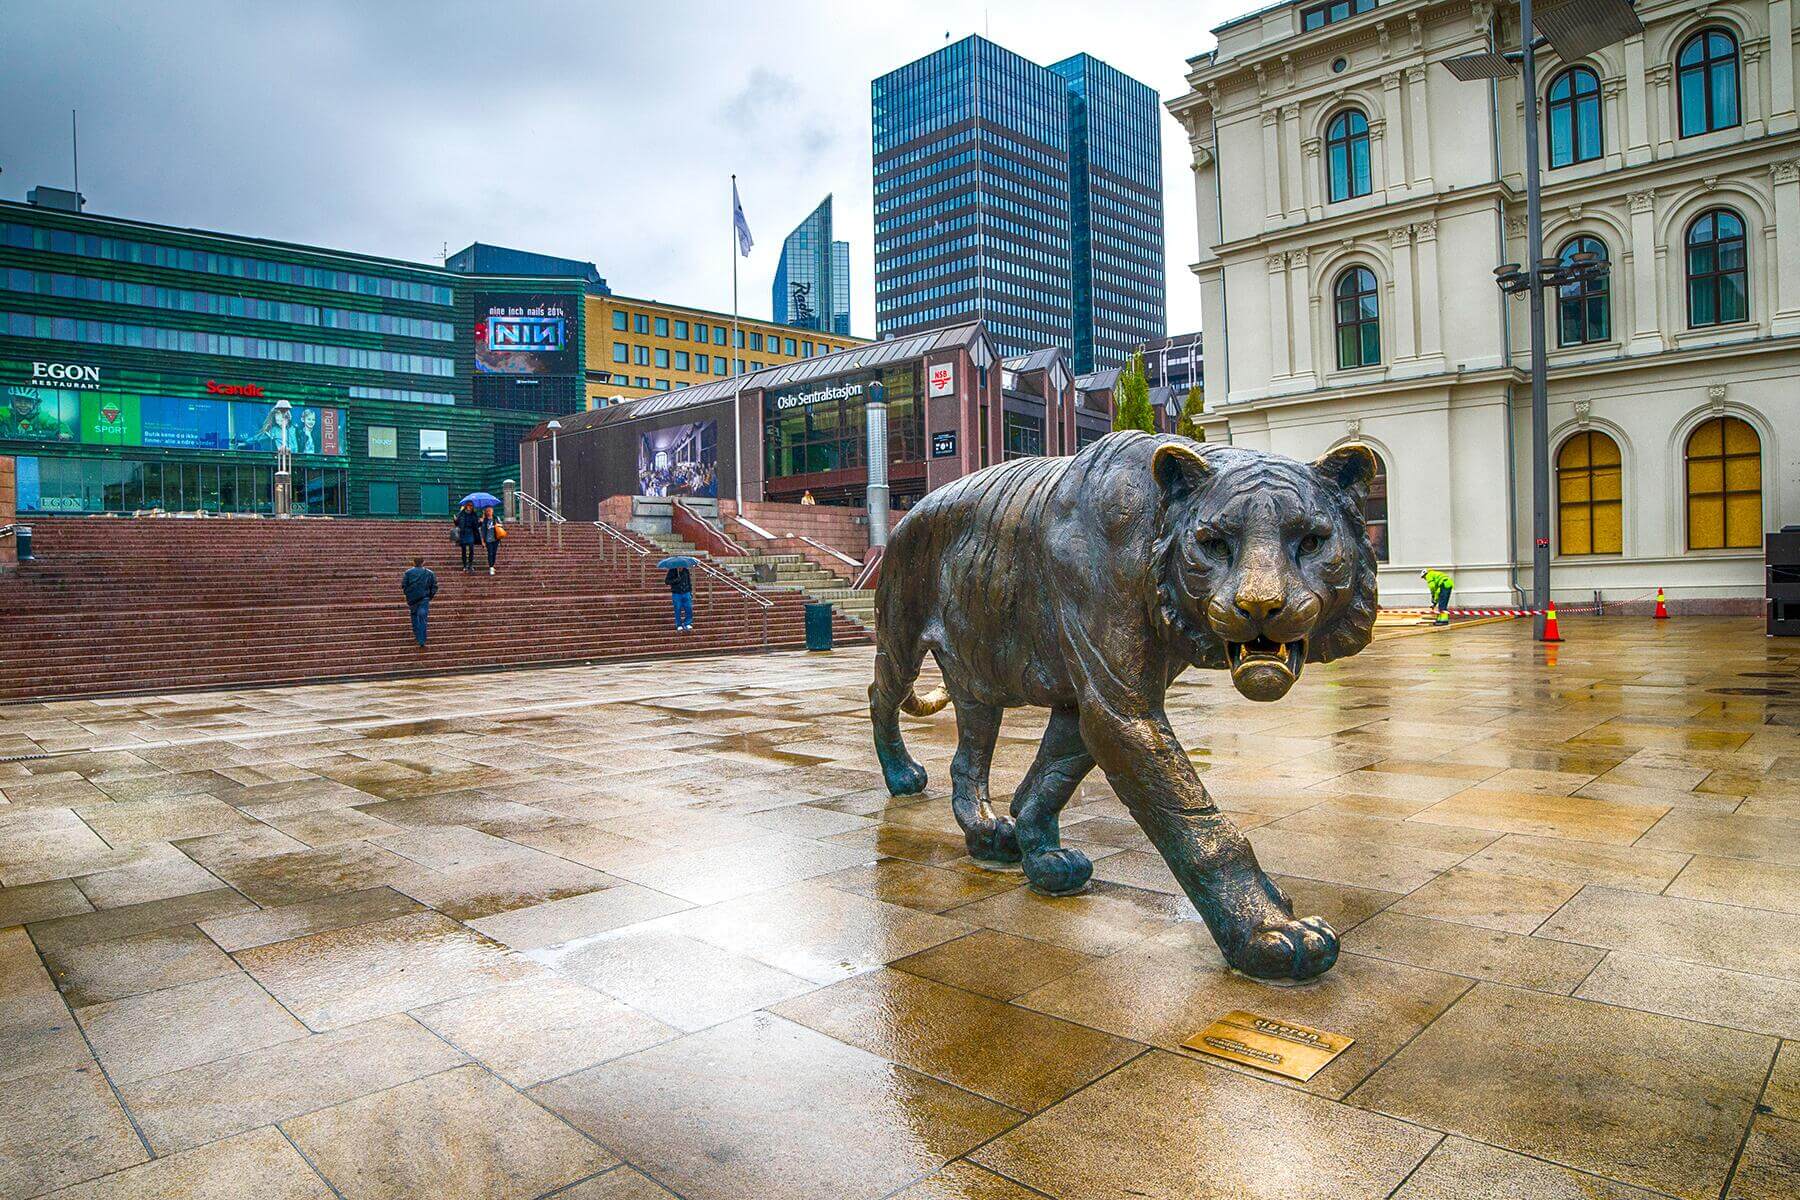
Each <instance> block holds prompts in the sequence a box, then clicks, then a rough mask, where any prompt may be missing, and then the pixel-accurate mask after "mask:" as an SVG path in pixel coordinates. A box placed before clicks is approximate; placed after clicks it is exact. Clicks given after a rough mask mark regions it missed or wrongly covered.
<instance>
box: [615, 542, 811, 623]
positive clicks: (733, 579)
mask: <svg viewBox="0 0 1800 1200" xmlns="http://www.w3.org/2000/svg"><path fill="white" fill-rule="evenodd" d="M594 528H595V529H598V530H599V531H600V532H601V533H603V534H605V535H606V536H607V537H609V538H611V539H612V540H613V541H615V542H617V543H619V544H620V545H621V546H627V547H629V548H630V549H631V550H632V551H634V552H635V553H636V554H637V555H638V557H639V558H649V557H650V552H649V551H648V550H646V549H645V548H644V547H643V546H641V545H639V544H638V543H637V540H636V539H634V538H632V537H631V536H630V535H629V534H627V533H625V531H624V530H622V529H619V528H618V527H617V526H614V525H608V524H607V523H606V522H605V521H595V522H594ZM683 557H686V558H692V559H693V560H694V565H695V566H696V567H699V568H700V570H701V571H703V572H705V573H706V574H707V575H710V576H712V577H713V578H715V579H717V580H719V581H720V582H721V583H723V584H724V585H725V586H726V587H728V588H730V589H731V590H732V591H734V592H739V593H742V594H743V595H745V596H748V597H749V598H750V599H752V600H754V601H756V603H757V604H758V605H760V606H761V607H763V608H774V607H775V602H774V601H773V600H771V599H769V598H768V597H767V596H765V595H763V594H762V593H761V592H759V591H757V590H756V589H755V588H753V587H749V586H748V585H746V584H745V583H744V581H743V580H741V579H739V578H738V577H737V576H736V575H733V574H731V573H730V572H728V571H722V570H720V569H719V568H718V567H715V566H713V565H712V564H711V563H709V562H707V561H706V560H705V559H704V558H700V557H697V556H696V555H692V554H689V555H684V556H683Z"/></svg>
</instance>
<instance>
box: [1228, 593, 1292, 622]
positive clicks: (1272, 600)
mask: <svg viewBox="0 0 1800 1200" xmlns="http://www.w3.org/2000/svg"><path fill="white" fill-rule="evenodd" d="M1235 603H1236V604H1237V607H1238V611H1239V612H1241V613H1243V614H1244V615H1245V616H1246V617H1249V618H1250V619H1251V620H1252V621H1256V622H1257V623H1259V624H1260V623H1262V622H1265V621H1267V620H1268V619H1269V618H1270V617H1272V616H1274V615H1275V614H1276V613H1278V612H1280V611H1281V609H1282V603H1281V597H1280V596H1277V595H1273V594H1270V593H1267V592H1239V593H1238V594H1237V600H1236V601H1235Z"/></svg>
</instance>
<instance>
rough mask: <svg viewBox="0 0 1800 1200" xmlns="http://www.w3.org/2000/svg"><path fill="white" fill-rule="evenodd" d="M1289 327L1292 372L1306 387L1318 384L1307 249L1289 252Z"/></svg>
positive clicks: (1310, 278)
mask: <svg viewBox="0 0 1800 1200" xmlns="http://www.w3.org/2000/svg"><path fill="white" fill-rule="evenodd" d="M1288 296H1289V304H1290V307H1289V311H1288V322H1289V328H1290V329H1291V330H1292V331H1293V339H1294V360H1293V361H1294V375H1295V377H1296V378H1297V379H1299V380H1300V381H1302V382H1303V383H1304V384H1305V385H1306V386H1307V387H1309V388H1310V387H1316V386H1318V383H1317V380H1316V379H1315V378H1314V377H1313V357H1312V352H1313V323H1312V272H1311V270H1310V269H1309V268H1308V267H1307V265H1306V251H1305V250H1294V251H1291V252H1290V253H1289V254H1288Z"/></svg>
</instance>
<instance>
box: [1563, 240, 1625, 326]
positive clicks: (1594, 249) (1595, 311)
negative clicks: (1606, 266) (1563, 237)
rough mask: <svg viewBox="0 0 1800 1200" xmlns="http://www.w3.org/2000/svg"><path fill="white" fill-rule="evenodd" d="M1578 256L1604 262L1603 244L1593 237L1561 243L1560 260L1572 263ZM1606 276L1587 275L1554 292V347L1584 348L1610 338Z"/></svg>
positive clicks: (1609, 297) (1607, 282)
mask: <svg viewBox="0 0 1800 1200" xmlns="http://www.w3.org/2000/svg"><path fill="white" fill-rule="evenodd" d="M1578 254H1592V255H1594V256H1596V257H1597V258H1598V259H1599V260H1600V261H1601V262H1605V261H1606V243H1605V242H1603V241H1601V240H1600V239H1599V238H1597V237H1588V236H1587V235H1585V234H1583V235H1582V236H1580V237H1572V238H1570V239H1569V240H1568V241H1566V242H1564V243H1563V248H1562V254H1561V256H1560V257H1561V259H1562V261H1563V262H1564V263H1565V264H1567V263H1572V262H1574V261H1575V256H1576V255H1578ZM1610 278H1611V276H1610V275H1609V274H1602V275H1590V276H1588V277H1587V278H1586V279H1584V280H1582V281H1581V282H1579V283H1565V284H1563V286H1562V287H1560V288H1558V289H1557V291H1556V344H1557V345H1559V346H1585V345H1587V344H1588V343H1589V342H1604V341H1607V340H1608V339H1610V338H1611V337H1612V295H1611V289H1610V286H1609V283H1610Z"/></svg>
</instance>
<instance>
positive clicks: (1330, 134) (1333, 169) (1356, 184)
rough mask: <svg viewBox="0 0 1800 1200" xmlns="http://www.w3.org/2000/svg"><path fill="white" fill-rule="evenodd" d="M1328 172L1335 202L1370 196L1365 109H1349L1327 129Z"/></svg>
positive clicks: (1326, 159)
mask: <svg viewBox="0 0 1800 1200" xmlns="http://www.w3.org/2000/svg"><path fill="white" fill-rule="evenodd" d="M1325 169H1326V171H1327V172H1328V173H1329V175H1330V177H1331V178H1330V181H1329V182H1330V187H1331V198H1332V199H1333V200H1348V199H1350V198H1351V197H1353V196H1366V195H1368V194H1369V188H1370V181H1369V118H1367V117H1365V116H1363V115H1362V112H1361V110H1359V109H1354V108H1346V109H1345V110H1344V111H1343V112H1341V113H1339V114H1338V115H1337V116H1335V117H1333V118H1331V124H1330V125H1327V126H1326V127H1325Z"/></svg>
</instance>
